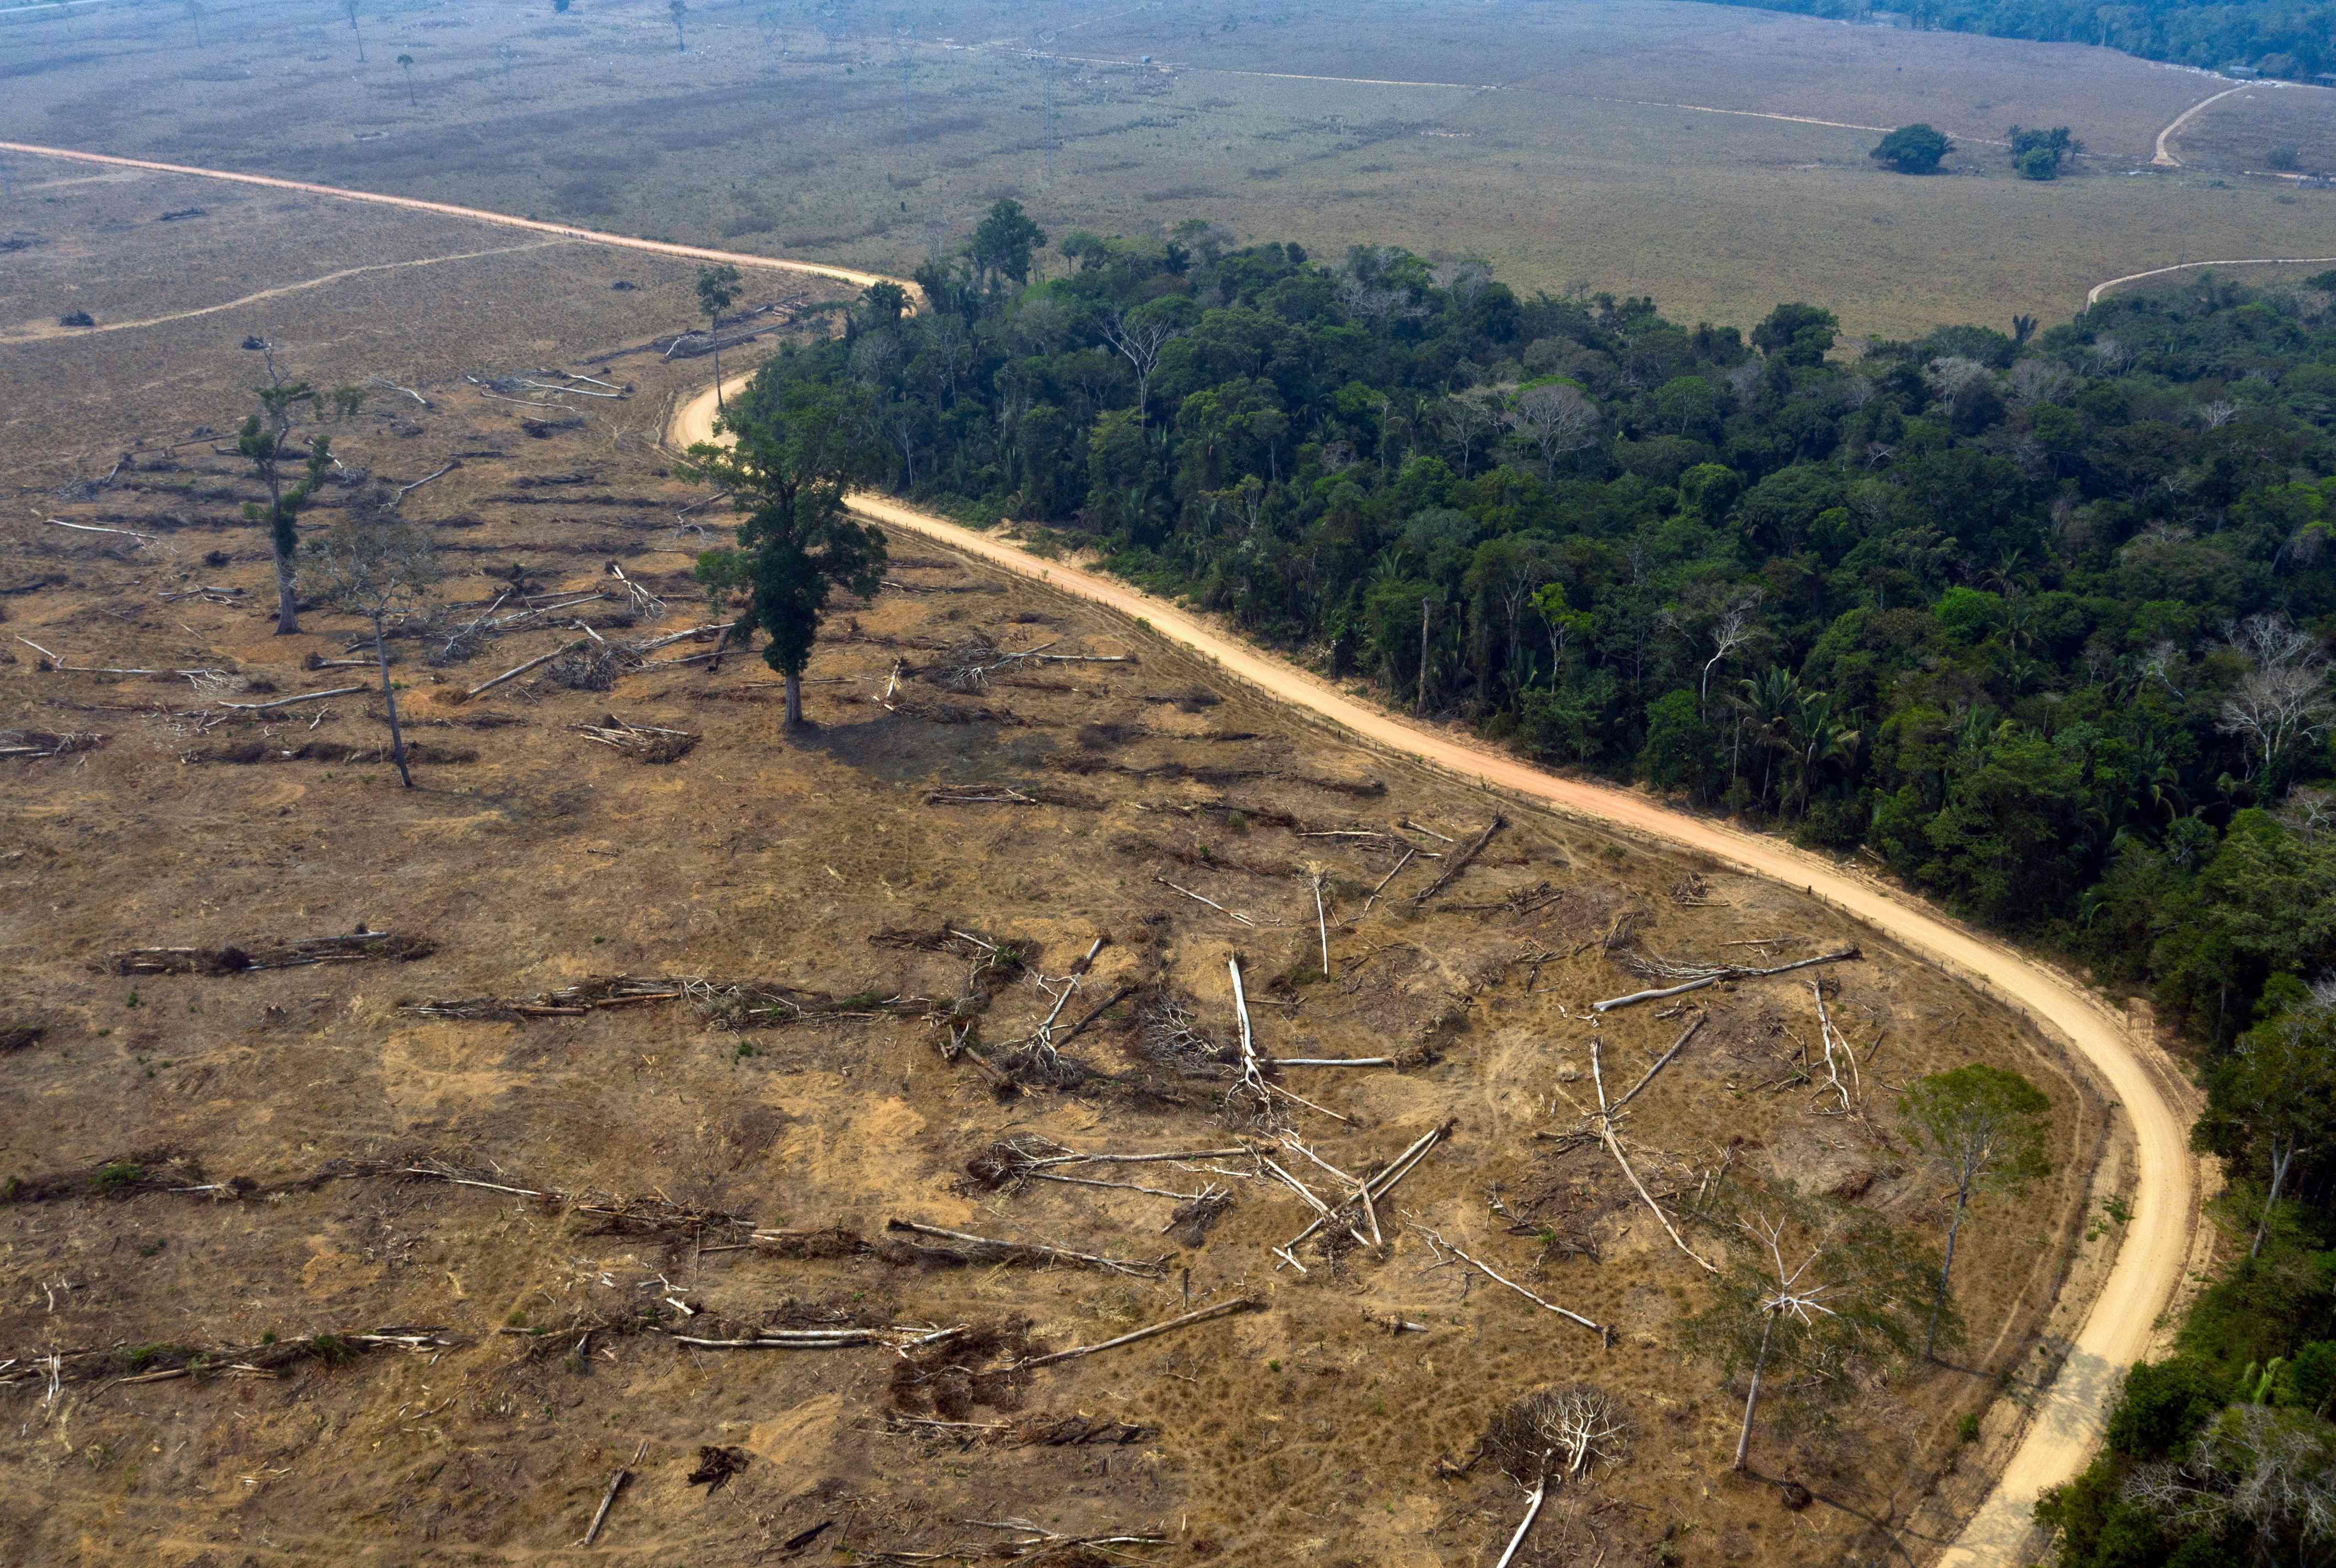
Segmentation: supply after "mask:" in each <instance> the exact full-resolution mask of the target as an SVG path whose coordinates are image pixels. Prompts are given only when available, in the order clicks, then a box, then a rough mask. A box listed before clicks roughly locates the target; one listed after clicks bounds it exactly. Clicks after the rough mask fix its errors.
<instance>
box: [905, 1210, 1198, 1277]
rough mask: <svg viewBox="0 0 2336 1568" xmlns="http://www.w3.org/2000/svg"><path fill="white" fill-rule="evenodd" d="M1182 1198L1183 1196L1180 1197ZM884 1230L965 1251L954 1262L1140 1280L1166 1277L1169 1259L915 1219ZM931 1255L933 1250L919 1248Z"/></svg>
mask: <svg viewBox="0 0 2336 1568" xmlns="http://www.w3.org/2000/svg"><path fill="white" fill-rule="evenodd" d="M1179 1195H1181V1194H1179ZM884 1229H885V1230H887V1231H889V1232H894V1233H896V1234H902V1235H911V1236H930V1237H932V1238H933V1239H934V1240H936V1241H942V1242H956V1243H957V1244H958V1246H959V1247H960V1248H963V1249H965V1251H963V1252H962V1253H961V1254H958V1255H956V1256H955V1257H954V1258H953V1260H952V1261H964V1262H980V1263H1059V1264H1063V1265H1065V1266H1066V1267H1072V1268H1080V1269H1100V1270H1103V1271H1105V1272H1106V1273H1113V1274H1127V1275H1131V1276H1133V1277H1134V1278H1136V1279H1139V1280H1157V1279H1162V1278H1164V1277H1165V1276H1166V1274H1167V1272H1168V1260H1167V1259H1166V1258H1165V1257H1161V1258H1154V1259H1152V1260H1150V1261H1138V1262H1126V1261H1122V1260H1120V1259H1117V1258H1103V1257H1098V1256H1096V1255H1095V1253H1093V1252H1075V1251H1071V1250H1069V1249H1068V1248H1066V1247H1056V1246H1052V1245H1049V1244H1048V1243H1046V1242H1001V1241H998V1239H997V1238H995V1237H993V1236H973V1235H968V1234H967V1233H966V1232H963V1231H945V1230H942V1229H941V1228H940V1227H939V1226H938V1225H926V1224H920V1223H919V1222H916V1221H914V1220H898V1219H895V1220H887V1221H885V1222H884ZM919 1251H927V1252H930V1251H931V1249H930V1248H920V1249H919Z"/></svg>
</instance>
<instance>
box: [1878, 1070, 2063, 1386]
mask: <svg viewBox="0 0 2336 1568" xmlns="http://www.w3.org/2000/svg"><path fill="white" fill-rule="evenodd" d="M2051 1108H2052V1102H2051V1101H2049V1100H2048V1099H2046V1098H2045V1097H2044V1096H2043V1094H2042V1092H2041V1091H2039V1089H2038V1088H2037V1087H2036V1086H2034V1085H2033V1084H2030V1083H2029V1081H2028V1080H2027V1079H2026V1078H2023V1077H2021V1076H2020V1075H2019V1074H2018V1073H2015V1072H2011V1071H2010V1070H2008V1069H2006V1068H2003V1067H1990V1066H1987V1065H1986V1064H1985V1063H1983V1062H1973V1063H1971V1065H1969V1066H1961V1067H1956V1068H1954V1069H1953V1070H1952V1071H1951V1072H1944V1073H1933V1074H1932V1075H1931V1076H1929V1077H1926V1078H1917V1079H1916V1080H1915V1081H1914V1083H1913V1086H1912V1087H1910V1088H1909V1089H1908V1090H1907V1091H1906V1093H1905V1094H1904V1095H1903V1096H1902V1097H1901V1098H1900V1099H1899V1101H1898V1114H1899V1115H1901V1116H1903V1117H1904V1118H1905V1121H1906V1131H1907V1135H1908V1137H1909V1138H1910V1139H1911V1140H1912V1142H1913V1144H1914V1146H1915V1147H1916V1148H1917V1149H1919V1150H1921V1151H1922V1155H1923V1157H1924V1159H1925V1160H1926V1161H1927V1162H1928V1163H1929V1164H1930V1166H1931V1168H1932V1171H1933V1172H1935V1173H1936V1174H1938V1175H1939V1176H1941V1177H1942V1178H1943V1179H1944V1180H1945V1182H1946V1183H1947V1191H1948V1193H1949V1194H1950V1195H1951V1196H1952V1197H1953V1199H1954V1207H1953V1208H1952V1210H1951V1211H1949V1213H1948V1216H1947V1246H1946V1257H1945V1259H1944V1260H1943V1261H1942V1262H1941V1263H1940V1264H1939V1288H1938V1290H1937V1293H1936V1294H1935V1295H1933V1296H1932V1300H1931V1314H1930V1322H1929V1325H1928V1327H1927V1328H1925V1329H1924V1330H1923V1334H1922V1355H1923V1356H1924V1358H1925V1359H1927V1358H1928V1357H1929V1356H1930V1354H1931V1352H1932V1348H1933V1347H1934V1346H1935V1345H1936V1344H1937V1342H1938V1337H1939V1320H1940V1316H1941V1314H1942V1313H1943V1312H1944V1311H1945V1310H1946V1307H1947V1287H1948V1282H1949V1276H1950V1275H1951V1274H1952V1272H1953V1271H1954V1266H1955V1242H1956V1239H1957V1238H1958V1237H1959V1236H1960V1235H1961V1232H1962V1227H1963V1217H1964V1215H1965V1214H1966V1213H1969V1211H1970V1209H1971V1200H1972V1199H1973V1198H1974V1197H1976V1196H1978V1195H1979V1194H1980V1193H1982V1192H2012V1191H2016V1190H2018V1189H2019V1188H2020V1187H2022V1186H2025V1185H2026V1184H2027V1183H2029V1182H2030V1181H2031V1180H2033V1179H2035V1178H2036V1177H2038V1176H2041V1175H2043V1174H2046V1173H2047V1172H2049V1170H2050V1169H2051V1165H2050V1163H2049V1160H2047V1158H2046V1157H2045V1150H2044V1134H2045V1122H2044V1119H2043V1118H2044V1116H2045V1115H2046V1113H2047V1112H2049V1111H2050V1110H2051Z"/></svg>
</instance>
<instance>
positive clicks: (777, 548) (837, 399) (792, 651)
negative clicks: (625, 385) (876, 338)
mask: <svg viewBox="0 0 2336 1568" xmlns="http://www.w3.org/2000/svg"><path fill="white" fill-rule="evenodd" d="M783 372H784V367H783V366H781V367H774V368H773V369H766V370H765V371H764V372H763V374H762V375H758V376H756V377H755V378H754V382H753V384H752V385H749V386H748V387H747V389H746V391H745V393H744V394H741V395H740V397H739V399H738V406H737V407H735V408H733V409H730V410H729V411H727V412H726V413H725V414H724V415H723V417H722V419H721V421H720V422H719V424H717V425H716V426H715V428H716V429H717V430H718V431H721V432H723V433H726V434H728V435H729V436H730V437H732V441H731V443H730V444H729V445H726V446H724V445H716V444H713V443H706V442H700V443H698V444H696V446H693V447H691V448H690V449H689V459H688V463H687V465H686V468H685V469H684V470H683V472H685V473H686V475H687V476H688V477H690V478H692V479H696V480H697V481H699V482H704V483H707V484H712V485H715V486H716V487H718V488H719V489H722V490H726V491H728V492H730V493H731V495H732V497H733V498H734V502H733V503H734V504H735V506H737V507H738V509H739V510H741V511H744V512H745V514H746V515H745V518H744V519H743V520H742V521H740V522H739V524H738V548H737V549H735V550H707V551H706V553H705V554H703V555H701V556H699V557H698V558H697V578H698V580H699V581H700V582H702V583H703V584H705V585H706V594H707V597H708V598H709V599H712V601H713V602H714V604H715V608H716V609H717V611H718V612H720V613H726V614H732V615H735V620H734V621H733V623H732V625H731V627H730V629H729V632H728V633H727V635H726V636H725V638H724V639H723V644H724V646H725V647H731V646H736V647H744V646H746V645H747V644H749V643H751V642H752V641H753V639H754V634H755V633H756V632H757V631H760V632H761V633H762V634H763V636H764V639H765V640H764V645H763V659H764V663H766V664H768V665H769V666H770V667H772V668H773V669H774V670H776V671H777V672H778V673H779V674H780V675H781V676H782V677H784V678H785V681H786V688H787V693H786V727H787V730H788V732H789V733H790V734H792V733H793V732H795V731H797V730H799V729H801V728H802V727H803V671H804V670H805V669H806V668H808V667H810V664H811V656H812V649H813V644H814V643H815V641H816V640H817V638H818V636H819V628H820V622H821V621H822V620H823V619H824V618H826V614H827V601H828V597H829V595H830V594H831V593H832V592H833V590H834V589H837V588H838V587H841V588H842V589H845V590H847V591H848V592H852V593H855V594H858V595H859V596H860V597H861V598H862V599H871V598H873V597H874V596H875V594H876V590H877V589H878V588H879V587H880V586H881V583H882V579H883V572H884V561H885V548H884V536H883V534H882V533H881V532H879V531H877V530H876V529H875V528H873V527H872V526H870V525H867V524H864V523H860V522H855V521H852V516H851V514H850V513H849V512H847V511H845V510H844V506H843V492H844V490H845V487H846V486H847V485H850V484H852V483H854V482H859V481H860V480H861V479H862V477H863V476H864V475H866V474H867V473H868V472H871V470H873V469H874V468H875V467H877V466H878V465H879V464H881V462H882V461H883V458H882V453H881V450H871V445H872V437H871V434H870V432H871V431H872V430H873V428H874V413H875V411H874V409H873V408H872V407H871V406H870V405H869V403H868V399H867V395H866V394H865V393H864V392H862V391H861V390H860V389H858V388H856V387H855V388H846V387H836V386H824V385H819V384H817V383H815V382H805V381H799V380H789V379H784V378H783Z"/></svg>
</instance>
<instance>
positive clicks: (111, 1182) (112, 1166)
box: [89, 1160, 146, 1193]
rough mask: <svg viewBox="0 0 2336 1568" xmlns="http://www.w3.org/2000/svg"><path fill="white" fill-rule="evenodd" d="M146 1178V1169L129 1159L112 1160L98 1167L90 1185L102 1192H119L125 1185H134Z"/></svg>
mask: <svg viewBox="0 0 2336 1568" xmlns="http://www.w3.org/2000/svg"><path fill="white" fill-rule="evenodd" d="M145 1179H146V1172H145V1170H144V1169H143V1168H142V1167H141V1166H139V1165H136V1164H131V1162H130V1161H128V1160H112V1161H109V1162H108V1163H106V1164H102V1165H100V1166H99V1167H98V1168H97V1174H95V1175H93V1176H92V1177H90V1179H89V1180H90V1185H92V1186H93V1187H95V1188H96V1189H97V1190H98V1191H99V1192H101V1193H118V1192H121V1191H122V1189H123V1188H124V1187H134V1186H136V1185H137V1184H138V1183H141V1182H142V1181H144V1180H145Z"/></svg>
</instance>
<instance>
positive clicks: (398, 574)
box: [303, 506, 443, 789]
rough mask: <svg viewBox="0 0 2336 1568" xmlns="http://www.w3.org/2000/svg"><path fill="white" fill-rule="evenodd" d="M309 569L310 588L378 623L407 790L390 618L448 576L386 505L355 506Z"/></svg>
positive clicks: (379, 656) (378, 655)
mask: <svg viewBox="0 0 2336 1568" xmlns="http://www.w3.org/2000/svg"><path fill="white" fill-rule="evenodd" d="M303 570H304V571H305V573H306V575H307V578H308V579H309V584H310V589H309V591H310V592H312V593H313V594H315V595H316V598H318V599H322V600H324V601H326V602H327V603H330V604H334V605H337V606H338V607H340V608H341V609H348V610H354V611H355V613H357V614H359V615H362V616H364V617H365V618H366V619H367V620H369V621H371V622H372V623H373V651H374V658H375V662H376V663H377V664H378V665H379V667H380V669H381V699H382V702H383V705H384V706H385V707H386V708H387V710H388V714H389V746H390V759H391V760H392V761H393V762H394V763H395V764H396V765H397V776H398V777H399V779H401V780H402V781H404V785H405V787H406V788H407V789H412V788H413V787H414V774H413V772H412V771H411V770H410V769H409V768H408V767H407V765H406V760H405V735H404V731H403V730H401V729H400V728H399V726H398V722H397V688H396V687H395V685H394V683H393V682H392V681H391V680H390V678H389V648H388V643H387V640H386V633H387V627H388V623H389V622H390V621H391V620H392V619H395V618H404V617H405V616H408V615H412V614H414V613H415V612H416V611H417V610H419V609H421V608H422V600H423V595H424V594H425V593H426V592H427V590H428V589H429V586H430V585H431V584H432V583H433V582H436V581H437V580H438V579H439V578H440V577H441V576H442V575H443V573H442V571H441V570H440V568H439V565H438V560H437V557H436V556H435V555H434V554H433V553H432V550H431V548H430V541H429V538H428V536H427V535H425V534H424V533H423V531H422V530H420V529H418V528H416V527H414V524H412V523H410V522H407V521H404V519H402V518H400V517H398V516H397V515H396V514H395V513H394V512H392V511H389V510H388V509H387V508H386V507H382V506H372V507H363V508H356V507H353V508H351V509H350V512H349V515H348V516H347V517H346V518H344V519H343V520H342V521H340V522H337V523H336V524H334V525H333V527H332V528H331V529H330V530H329V531H326V534H325V537H324V538H323V539H322V540H320V541H317V543H316V544H315V545H313V546H312V547H310V550H309V555H308V560H307V564H306V566H305V567H304V569H303Z"/></svg>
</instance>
